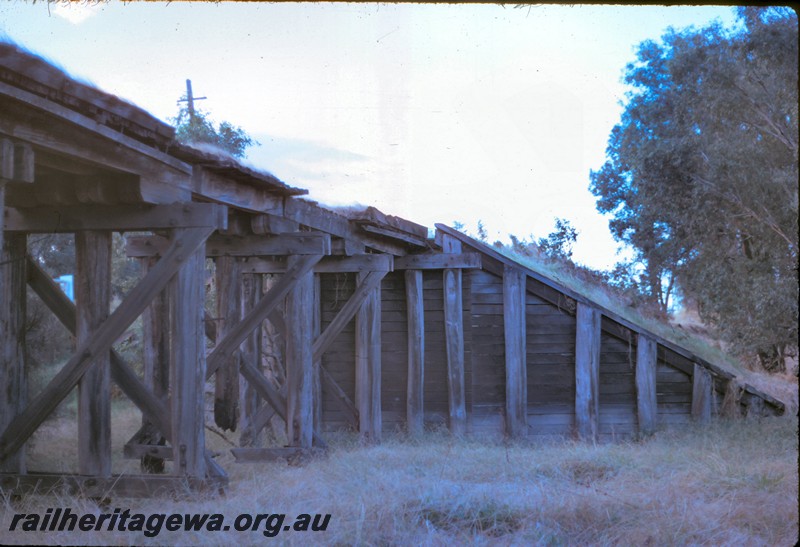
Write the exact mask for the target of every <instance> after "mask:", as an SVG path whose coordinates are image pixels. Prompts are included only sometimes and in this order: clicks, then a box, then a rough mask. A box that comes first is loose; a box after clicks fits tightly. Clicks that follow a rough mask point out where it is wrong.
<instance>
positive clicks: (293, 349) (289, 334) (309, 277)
mask: <svg viewBox="0 0 800 547" xmlns="http://www.w3.org/2000/svg"><path fill="white" fill-rule="evenodd" d="M298 260H301V258H300V257H295V256H292V257H289V259H288V261H289V262H288V265H289V266H290V267H291V266H292V265H293V263H294V262H296V261H298ZM313 305H314V272H313V271H312V270H309V271H308V272H306V273H305V274H303V275H302V276H301V277H300V278H299V279H298V280H297V282H296V283H295V286H294V287H293V288H292V290H291V291H289V294H288V295H287V297H286V382H287V385H288V394H287V397H286V405H287V408H286V436H287V438H288V439H289V444H290V445H292V446H300V447H303V448H311V444H312V440H313V435H314V409H313V404H314V398H313V371H314V360H313V359H314V357H313V354H312V350H311V344H312V342H313V339H312V334H313V332H312V331H313V327H314V325H313V320H314V310H313Z"/></svg>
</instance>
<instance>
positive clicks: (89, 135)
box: [0, 82, 191, 175]
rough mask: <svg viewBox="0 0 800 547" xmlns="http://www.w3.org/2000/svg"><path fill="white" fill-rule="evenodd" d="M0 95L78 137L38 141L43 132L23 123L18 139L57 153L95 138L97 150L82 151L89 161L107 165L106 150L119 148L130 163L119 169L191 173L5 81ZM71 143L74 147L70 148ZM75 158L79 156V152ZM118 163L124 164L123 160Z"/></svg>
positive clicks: (184, 166)
mask: <svg viewBox="0 0 800 547" xmlns="http://www.w3.org/2000/svg"><path fill="white" fill-rule="evenodd" d="M0 95H3V96H6V97H9V98H11V99H14V100H15V101H19V102H22V103H24V104H25V105H26V106H28V107H29V108H30V107H34V108H35V109H36V110H37V111H38V112H37V114H36V116H27V117H26V120H30V121H31V122H34V121H35V122H38V121H39V119H40V118H41V119H42V120H51V125H55V120H53V118H52V117H55V118H58V119H59V120H63V121H59V122H57V123H58V124H59V125H65V126H70V129H72V131H71V133H72V134H74V135H75V137H74V138H73V139H65V140H64V142H63V143H61V142H58V141H55V142H54V139H52V138H51V139H47V138H46V134H45V135H42V136H40V138H41V139H42V140H41V142H38V141H37V140H36V139H35V137H36V136H39V131H35V130H34V129H33V127H30V128H29V127H27V124H26V125H22V124H19V125H18V126H12V127H14V129H15V130H14V131H13V133H11V134H12V136H14V137H16V138H19V139H21V140H27V141H30V142H32V143H33V144H36V145H39V146H43V147H50V148H52V149H55V150H59V149H63V148H62V147H64V148H66V147H69V148H72V147H77V146H79V145H80V144H82V141H84V140H89V139H91V142H92V144H93V145H94V147H87V148H88V149H87V150H83V149H82V148H81V152H82V153H83V154H82V155H83V156H84V157H85V158H86V159H90V160H92V161H95V162H97V163H105V162H102V161H101V159H102V158H103V155H102V152H103V151H107V150H108V151H111V150H115V149H116V150H115V151H117V155H118V156H124V157H125V160H126V163H121V164H119V165H117V166H118V167H127V168H128V169H130V168H131V167H133V166H141V165H142V164H143V163H144V162H145V161H149V162H151V163H152V162H153V161H156V162H158V164H156V166H157V167H158V168H161V169H162V170H164V171H174V172H177V173H182V174H185V175H188V174H190V173H191V167H189V166H188V165H187V164H185V163H184V162H182V161H180V160H178V159H176V158H174V157H173V156H169V155H167V154H165V153H163V152H161V151H160V150H158V149H156V148H153V147H151V146H147V145H146V144H144V143H141V142H139V141H137V140H135V139H132V138H130V137H128V136H126V135H123V134H122V133H120V132H119V131H115V130H113V129H111V128H109V127H106V126H105V125H103V124H101V123H98V122H97V121H95V120H92V119H91V118H88V117H86V116H83V115H82V114H80V113H78V112H76V111H75V110H72V109H69V108H66V107H64V106H62V105H60V104H57V103H55V102H52V101H49V100H47V99H45V98H43V97H39V96H38V95H35V94H33V93H29V92H27V91H25V90H23V89H20V88H18V87H14V86H11V85H9V84H6V83H4V82H0ZM13 110H16V109H13ZM20 110H21V109H20ZM19 114H22V112H21V111H20V112H19ZM64 122H66V123H64ZM74 125H78V126H80V127H81V128H82V129H84V130H85V131H74V127H72V126H74ZM37 129H38V128H37ZM78 136H80V137H81V139H78V138H77V137H78ZM70 144H71V145H72V146H69V145H70ZM59 145H62V146H59ZM98 148H100V150H97V149H98ZM119 150H124V152H119ZM74 155H77V153H75V154H74ZM109 161H112V160H111V158H108V159H106V162H109ZM117 161H118V162H121V161H122V160H117ZM159 164H160V165H159ZM167 168H169V169H167Z"/></svg>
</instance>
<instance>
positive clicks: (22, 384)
mask: <svg viewBox="0 0 800 547" xmlns="http://www.w3.org/2000/svg"><path fill="white" fill-rule="evenodd" d="M0 186H2V183H0ZM0 199H1V198H0ZM26 240H27V238H26V236H25V234H8V235H6V237H5V241H3V240H2V237H1V236H0V431H2V430H4V429H5V428H6V426H7V425H8V424H9V423H10V422H11V421H12V420H13V419H14V418H15V417H16V416H17V415H18V414H20V413H21V412H22V411H23V409H24V408H25V403H26V402H27V399H28V382H27V376H26V370H25V364H26V360H27V352H26V345H25V330H26V329H25V316H26V307H27V305H26V300H27V299H26V296H25V278H26V261H25V253H26V247H27V241H26ZM0 471H5V472H17V473H25V471H26V464H25V450H24V448H22V447H20V448H19V449H18V450H16V451H14V452H12V453H11V454H9V455H7V456H6V457H5V458H3V457H0Z"/></svg>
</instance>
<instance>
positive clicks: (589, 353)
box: [575, 302, 601, 441]
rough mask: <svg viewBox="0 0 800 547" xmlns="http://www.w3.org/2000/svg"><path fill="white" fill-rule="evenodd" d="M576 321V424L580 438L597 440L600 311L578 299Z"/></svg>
mask: <svg viewBox="0 0 800 547" xmlns="http://www.w3.org/2000/svg"><path fill="white" fill-rule="evenodd" d="M575 321H576V323H577V330H576V337H575V425H576V426H577V430H578V435H579V436H580V437H581V438H583V439H587V440H592V441H596V440H597V435H598V433H599V424H598V417H599V415H600V335H601V333H600V312H599V311H598V310H597V309H595V308H593V307H591V306H587V305H586V304H583V303H581V302H579V303H578V309H577V312H576V314H575Z"/></svg>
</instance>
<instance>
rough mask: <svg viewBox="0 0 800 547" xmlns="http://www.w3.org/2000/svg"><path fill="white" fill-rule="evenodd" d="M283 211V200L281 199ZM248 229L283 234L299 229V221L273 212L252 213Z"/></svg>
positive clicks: (263, 233) (260, 232) (259, 232)
mask: <svg viewBox="0 0 800 547" xmlns="http://www.w3.org/2000/svg"><path fill="white" fill-rule="evenodd" d="M281 211H283V201H281ZM250 229H251V230H252V231H253V233H254V234H260V235H265V234H275V235H277V234H284V233H289V232H297V231H299V230H300V223H298V222H295V221H294V220H289V219H287V218H283V217H282V216H275V215H273V214H264V215H253V216H251V217H250Z"/></svg>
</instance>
